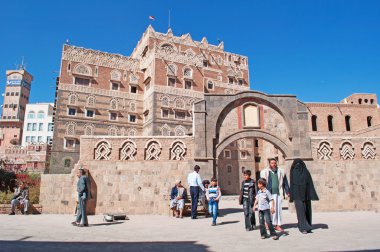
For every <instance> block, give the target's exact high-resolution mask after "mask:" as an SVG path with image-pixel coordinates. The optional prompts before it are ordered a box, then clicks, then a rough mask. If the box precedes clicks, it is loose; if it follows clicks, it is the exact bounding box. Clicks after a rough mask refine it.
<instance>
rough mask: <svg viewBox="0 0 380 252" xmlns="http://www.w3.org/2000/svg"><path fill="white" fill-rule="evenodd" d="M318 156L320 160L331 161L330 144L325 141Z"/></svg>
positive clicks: (320, 145)
mask: <svg viewBox="0 0 380 252" xmlns="http://www.w3.org/2000/svg"><path fill="white" fill-rule="evenodd" d="M318 154H319V159H320V160H331V155H332V147H331V145H330V143H328V142H326V141H324V142H321V143H320V144H319V147H318Z"/></svg>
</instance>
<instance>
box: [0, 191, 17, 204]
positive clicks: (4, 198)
mask: <svg viewBox="0 0 380 252" xmlns="http://www.w3.org/2000/svg"><path fill="white" fill-rule="evenodd" d="M13 196H14V194H13V193H12V192H0V204H10V203H11V201H12V199H13Z"/></svg>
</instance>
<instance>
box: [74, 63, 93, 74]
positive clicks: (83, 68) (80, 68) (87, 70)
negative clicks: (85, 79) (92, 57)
mask: <svg viewBox="0 0 380 252" xmlns="http://www.w3.org/2000/svg"><path fill="white" fill-rule="evenodd" d="M74 73H76V74H80V75H85V76H92V70H91V67H90V66H87V65H84V64H78V65H77V66H76V67H75V69H74Z"/></svg>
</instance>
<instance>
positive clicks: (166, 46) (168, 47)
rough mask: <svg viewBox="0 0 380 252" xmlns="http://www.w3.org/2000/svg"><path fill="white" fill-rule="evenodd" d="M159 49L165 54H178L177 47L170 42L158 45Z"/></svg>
mask: <svg viewBox="0 0 380 252" xmlns="http://www.w3.org/2000/svg"><path fill="white" fill-rule="evenodd" d="M159 48H161V50H163V51H164V52H166V53H173V52H178V49H177V47H176V46H175V45H174V44H173V43H170V42H167V41H164V42H162V43H161V44H160V45H159Z"/></svg>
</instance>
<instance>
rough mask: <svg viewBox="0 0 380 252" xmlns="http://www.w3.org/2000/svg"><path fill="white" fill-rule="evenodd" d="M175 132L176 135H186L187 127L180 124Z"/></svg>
mask: <svg viewBox="0 0 380 252" xmlns="http://www.w3.org/2000/svg"><path fill="white" fill-rule="evenodd" d="M174 133H175V135H176V136H185V135H186V128H185V127H183V126H182V125H178V126H177V127H175V129H174Z"/></svg>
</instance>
